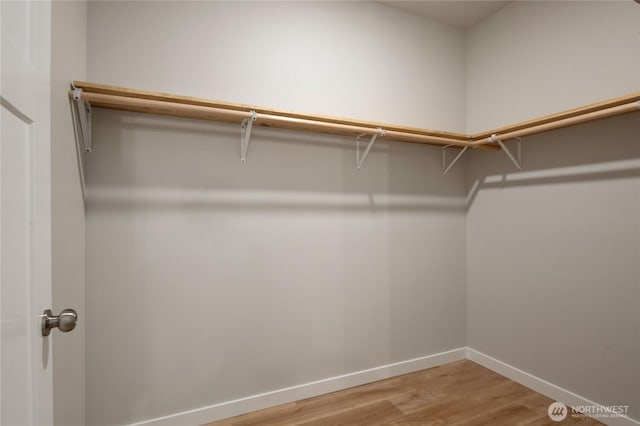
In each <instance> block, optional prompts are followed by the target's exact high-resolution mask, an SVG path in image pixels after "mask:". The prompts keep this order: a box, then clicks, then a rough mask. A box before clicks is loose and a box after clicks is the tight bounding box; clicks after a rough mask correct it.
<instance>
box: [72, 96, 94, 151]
mask: <svg viewBox="0 0 640 426" xmlns="http://www.w3.org/2000/svg"><path fill="white" fill-rule="evenodd" d="M73 108H74V114H75V118H76V119H75V120H74V125H75V127H76V134H77V135H78V136H79V137H80V139H81V140H82V144H83V147H84V151H85V152H91V148H92V146H91V104H89V102H87V101H84V100H82V89H78V88H76V87H74V88H73Z"/></svg>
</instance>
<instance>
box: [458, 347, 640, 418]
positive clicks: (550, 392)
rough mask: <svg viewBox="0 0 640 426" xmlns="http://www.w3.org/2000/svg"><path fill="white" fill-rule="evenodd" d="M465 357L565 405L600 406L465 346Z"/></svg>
mask: <svg viewBox="0 0 640 426" xmlns="http://www.w3.org/2000/svg"><path fill="white" fill-rule="evenodd" d="M467 358H468V359H470V360H471V361H473V362H476V363H478V364H480V365H482V366H483V367H486V368H488V369H489V370H493V371H495V372H496V373H498V374H501V375H503V376H505V377H507V378H509V379H511V380H513V381H514V382H517V383H520V384H521V385H524V386H526V387H528V388H530V389H533V390H534V391H536V392H538V393H541V394H543V395H545V396H548V397H549V398H551V399H554V400H556V401H559V402H562V403H563V404H565V405H567V406H571V407H576V406H601V405H600V404H597V403H595V402H593V401H590V400H588V399H587V398H583V397H581V396H580V395H577V394H575V393H573V392H571V391H568V390H566V389H563V388H561V387H560V386H556V385H554V384H553V383H549V382H547V381H546V380H543V379H541V378H539V377H536V376H534V375H532V374H529V373H527V372H525V371H522V370H520V369H518V368H516V367H513V366H511V365H509V364H506V363H504V362H502V361H499V360H497V359H495V358H492V357H490V356H489V355H485V354H483V353H482V352H478V351H476V350H475V349H471V348H467ZM596 420H598V421H600V422H602V423H605V424H607V425H610V426H632V425H640V422H637V421H635V420H633V419H631V418H629V417H627V416H619V417H609V418H596ZM558 424H560V423H558Z"/></svg>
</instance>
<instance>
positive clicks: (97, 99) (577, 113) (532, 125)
mask: <svg viewBox="0 0 640 426" xmlns="http://www.w3.org/2000/svg"><path fill="white" fill-rule="evenodd" d="M73 84H74V86H75V87H76V88H78V89H81V93H80V99H81V100H83V101H86V102H89V104H90V105H92V106H93V107H100V108H111V109H120V110H126V111H136V112H144V113H150V114H160V115H168V116H175V117H186V118H195V119H202V120H211V121H221V122H229V123H242V122H243V121H244V120H247V119H251V117H252V112H255V115H254V123H253V125H256V126H266V127H275V128H281V129H290V130H301V131H310V132H320V133H329V134H336V135H346V136H358V135H362V134H366V135H371V136H372V135H378V136H384V137H385V139H388V140H394V141H400V142H412V143H424V144H431V145H441V146H454V147H459V148H464V147H482V148H487V149H499V147H497V146H496V145H494V142H495V141H496V140H509V139H514V138H517V137H522V136H526V135H531V134H535V133H541V132H545V131H549V130H553V129H557V128H560V127H566V126H571V125H575V124H579V123H584V122H588V121H593V120H598V119H602V118H606V117H610V116H614V115H620V114H625V113H630V112H635V111H638V110H640V92H636V93H632V94H630V95H626V96H622V97H618V98H614V99H610V100H606V101H603V102H598V103H594V104H590V105H586V106H583V107H580V108H575V109H571V110H568V111H563V112H560V113H556V114H552V115H547V116H544V117H539V118H536V119H533V120H528V121H523V122H520V123H516V124H512V125H509V126H505V127H500V128H497V129H494V130H489V131H486V132H482V133H477V134H475V135H466V134H462V133H454V132H445V131H439V130H430V129H419V128H414V127H407V126H398V125H392V124H385V123H376V122H370V121H362V120H351V119H346V118H337V117H327V116H322V115H313V114H304V113H295V112H288V111H282V110H276V109H269V108H262V107H257V106H252V105H242V104H236V103H230V102H222V101H212V100H207V99H199V98H193V97H187V96H177V95H170V94H165V93H156V92H147V91H141V90H134V89H127V88H122V87H116V86H107V85H102V84H95V83H87V82H83V81H74V82H73ZM73 93H74V92H73V91H71V92H69V96H70V97H73Z"/></svg>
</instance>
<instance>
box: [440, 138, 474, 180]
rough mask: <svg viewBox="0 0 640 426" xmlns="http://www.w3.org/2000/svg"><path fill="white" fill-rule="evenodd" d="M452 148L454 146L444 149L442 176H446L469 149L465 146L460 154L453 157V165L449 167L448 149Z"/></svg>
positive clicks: (444, 147) (446, 146) (447, 146)
mask: <svg viewBox="0 0 640 426" xmlns="http://www.w3.org/2000/svg"><path fill="white" fill-rule="evenodd" d="M451 146H453V145H445V146H443V147H442V174H443V175H446V174H447V172H448V171H449V170H451V168H452V167H453V165H454V164H456V162H457V161H458V160H459V159H460V157H462V155H463V154H464V153H465V152H466V151H467V149H468V148H469V147H468V146H465V147H464V148H462V149H461V150H460V152H459V153H458V155H456V156H455V157H453V160H451V163H449V165H447V148H450V147H451Z"/></svg>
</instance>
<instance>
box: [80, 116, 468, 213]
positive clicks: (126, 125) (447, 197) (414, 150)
mask: <svg viewBox="0 0 640 426" xmlns="http://www.w3.org/2000/svg"><path fill="white" fill-rule="evenodd" d="M94 122H95V125H94V151H93V152H92V153H91V155H90V156H89V159H88V164H87V173H88V177H87V186H88V193H87V198H88V204H89V205H90V206H95V207H100V208H106V209H118V208H123V207H127V206H128V207H136V208H149V209H158V208H163V209H174V208H189V209H210V208H213V207H215V208H216V209H234V208H237V207H238V206H242V207H243V208H246V209H251V210H256V211H278V210H287V211H309V210H312V211H314V212H321V211H326V212H330V211H335V210H340V211H343V212H366V211H370V212H374V211H376V210H377V209H382V210H384V211H407V212H411V211H412V212H418V211H434V212H451V211H464V206H465V201H464V181H463V174H462V172H458V173H451V174H449V175H447V176H442V173H441V165H440V149H439V147H433V146H426V145H419V144H406V143H396V142H391V143H389V142H386V141H384V140H381V139H379V140H378V141H377V142H376V144H375V145H374V147H373V148H372V150H371V152H370V153H369V156H368V157H367V159H366V161H365V163H364V165H363V167H362V169H361V170H360V171H357V170H356V167H355V161H356V148H355V141H354V140H351V138H347V137H340V136H335V135H322V134H315V133H303V132H291V131H282V130H277V129H266V128H260V127H258V128H254V130H253V135H252V140H251V143H250V146H249V153H248V157H247V161H246V162H245V163H241V162H240V159H239V150H240V147H239V145H240V144H239V140H240V131H239V126H237V125H233V124H221V123H212V122H203V121H199V120H188V119H180V118H171V117H154V116H148V115H145V114H137V113H129V112H122V111H110V110H98V111H97V112H96V114H95V116H94ZM364 145H365V146H366V144H364ZM361 149H362V150H364V147H361Z"/></svg>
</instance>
